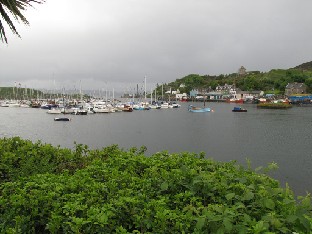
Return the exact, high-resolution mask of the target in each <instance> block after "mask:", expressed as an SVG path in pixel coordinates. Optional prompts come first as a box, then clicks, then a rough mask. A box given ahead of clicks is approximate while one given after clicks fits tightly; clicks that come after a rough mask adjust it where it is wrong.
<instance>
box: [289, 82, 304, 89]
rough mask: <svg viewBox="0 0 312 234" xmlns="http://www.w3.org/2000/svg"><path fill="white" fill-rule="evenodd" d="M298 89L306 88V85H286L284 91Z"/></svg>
mask: <svg viewBox="0 0 312 234" xmlns="http://www.w3.org/2000/svg"><path fill="white" fill-rule="evenodd" d="M300 88H306V85H305V84H304V83H297V82H294V83H288V84H287V86H286V89H300Z"/></svg>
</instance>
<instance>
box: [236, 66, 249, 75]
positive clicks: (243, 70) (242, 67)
mask: <svg viewBox="0 0 312 234" xmlns="http://www.w3.org/2000/svg"><path fill="white" fill-rule="evenodd" d="M246 74H247V72H246V68H244V66H241V67H240V68H239V69H238V76H244V75H246Z"/></svg>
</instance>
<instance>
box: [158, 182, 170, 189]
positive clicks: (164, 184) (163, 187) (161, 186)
mask: <svg viewBox="0 0 312 234" xmlns="http://www.w3.org/2000/svg"><path fill="white" fill-rule="evenodd" d="M168 186H169V184H168V182H167V181H165V182H163V183H162V184H161V185H160V189H161V190H162V191H166V190H167V189H168Z"/></svg>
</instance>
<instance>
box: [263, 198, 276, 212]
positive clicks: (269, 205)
mask: <svg viewBox="0 0 312 234" xmlns="http://www.w3.org/2000/svg"><path fill="white" fill-rule="evenodd" d="M264 206H265V207H266V208H268V209H271V210H273V209H274V208H275V203H274V201H273V200H272V199H265V200H264Z"/></svg>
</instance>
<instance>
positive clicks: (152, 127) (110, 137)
mask: <svg viewBox="0 0 312 234" xmlns="http://www.w3.org/2000/svg"><path fill="white" fill-rule="evenodd" d="M188 104H189V103H182V107H181V108H179V109H164V110H149V111H134V112H132V113H127V112H120V113H111V114H93V115H87V116H74V115H70V118H72V121H70V122H55V121H53V119H54V117H56V115H50V114H47V113H46V110H42V109H32V108H0V119H1V121H0V129H1V130H0V137H1V138H2V137H12V136H20V137H22V138H24V139H30V140H33V141H37V140H41V141H42V142H45V143H50V144H52V145H60V146H61V147H69V148H72V147H73V146H74V142H77V143H80V144H86V145H88V146H89V147H90V148H102V147H105V146H109V145H112V144H118V145H119V146H120V147H121V148H124V149H129V148H131V147H133V146H136V147H140V146H146V147H147V149H148V150H147V153H146V154H147V155H150V154H152V153H155V152H159V151H164V150H166V151H168V152H170V153H175V152H182V151H188V152H196V153H199V152H201V151H204V152H205V153H206V156H207V157H208V158H213V159H215V160H217V161H231V160H236V161H237V162H238V163H239V164H243V165H246V158H248V159H250V160H251V163H252V166H253V167H254V168H255V167H258V166H266V165H267V164H268V163H270V162H276V163H277V164H278V166H279V169H278V170H277V171H275V172H272V173H270V175H271V176H272V177H274V178H276V179H278V180H279V181H280V183H281V186H283V187H284V186H285V183H286V182H287V183H288V184H289V185H290V187H291V189H292V190H293V191H295V193H296V194H297V195H305V194H306V192H312V180H311V177H312V108H311V107H310V108H309V107H293V108H291V109H289V110H265V109H257V107H256V106H255V105H247V104H246V105H243V106H244V107H245V108H246V109H248V112H247V113H232V112H231V110H232V109H233V107H234V105H233V104H227V103H208V104H207V106H209V107H211V108H212V109H213V110H214V112H210V113H191V112H188V111H187V105H188ZM196 104H197V105H202V103H196ZM196 104H194V105H196Z"/></svg>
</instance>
